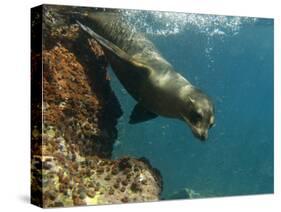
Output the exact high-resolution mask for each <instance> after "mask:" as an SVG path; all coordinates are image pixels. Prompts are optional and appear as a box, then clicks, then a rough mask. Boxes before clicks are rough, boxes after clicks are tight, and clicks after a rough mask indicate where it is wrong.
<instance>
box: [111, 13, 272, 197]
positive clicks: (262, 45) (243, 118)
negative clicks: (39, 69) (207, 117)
mask: <svg viewBox="0 0 281 212" xmlns="http://www.w3.org/2000/svg"><path fill="white" fill-rule="evenodd" d="M127 16H128V19H130V21H131V22H132V24H134V23H135V25H136V26H137V28H138V30H140V31H142V32H144V33H146V34H147V37H149V38H150V39H151V40H152V41H153V43H154V44H155V45H156V47H157V48H158V49H159V51H160V52H161V54H162V55H163V56H164V58H166V59H167V60H168V61H169V62H170V63H171V64H172V65H173V66H174V68H175V69H176V70H177V71H178V72H180V73H181V74H182V75H183V76H185V77H186V78H187V79H188V80H189V81H191V82H192V83H193V84H194V85H196V86H197V87H199V88H201V89H202V90H204V91H205V93H207V94H208V95H209V96H210V97H211V98H212V99H213V101H214V104H215V109H216V126H215V127H214V128H212V129H210V131H209V138H208V140H207V142H206V143H201V142H199V140H197V139H196V138H195V137H194V136H193V135H192V133H191V130H190V129H189V128H188V127H187V126H186V125H185V124H184V123H183V122H181V121H177V120H174V119H168V118H163V117H159V118H156V119H154V120H150V121H147V122H144V123H141V124H137V125H130V124H128V120H129V116H130V113H131V110H132V109H133V107H134V105H135V103H136V102H135V101H134V100H133V99H132V97H131V96H130V95H129V94H128V93H127V92H126V91H125V89H124V88H123V86H122V85H121V84H120V83H119V81H118V79H117V78H116V77H115V75H114V73H113V72H112V71H111V73H110V74H111V79H112V81H111V84H112V87H113V89H114V91H115V93H116V95H117V97H118V99H119V101H120V103H121V106H122V110H123V111H124V115H123V116H122V117H121V118H120V119H119V122H118V140H117V141H116V143H115V146H114V151H113V158H119V157H122V156H125V155H129V156H133V157H146V158H148V159H149V161H150V162H151V164H152V166H153V167H156V168H157V169H159V170H160V172H161V174H162V177H163V181H164V185H163V192H162V198H169V196H170V195H171V194H172V193H174V192H177V191H179V190H181V189H183V188H190V189H192V190H194V191H195V192H198V193H200V194H201V196H203V197H204V196H206V197H207V196H229V195H246V194H262V193H272V192H273V20H272V19H259V18H243V17H224V16H210V15H194V14H187V15H184V14H181V15H177V14H169V13H165V16H164V18H163V15H159V13H157V14H156V13H155V14H152V15H151V14H150V15H149V16H148V15H147V14H142V13H137V14H135V15H134V16H130V14H129V13H128V14H127ZM146 21H147V22H146ZM148 21H149V22H148Z"/></svg>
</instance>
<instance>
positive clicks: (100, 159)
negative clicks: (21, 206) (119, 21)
mask: <svg viewBox="0 0 281 212" xmlns="http://www.w3.org/2000/svg"><path fill="white" fill-rule="evenodd" d="M58 9H59V7H56V6H43V16H42V17H43V18H42V17H41V18H42V21H43V35H44V36H43V50H42V51H41V50H40V49H39V50H40V51H39V50H38V49H36V48H33V49H32V76H31V80H32V82H31V83H32V89H36V88H37V89H39V91H38V90H36V91H32V92H33V95H32V97H33V99H32V100H33V101H32V126H31V127H32V129H31V130H32V131H31V132H32V143H31V147H32V156H31V162H32V164H31V173H32V179H31V185H32V186H31V190H32V200H31V201H32V203H34V204H36V205H39V206H42V207H60V206H61V207H62V206H74V205H93V204H109V203H122V202H143V201H156V200H159V195H160V193H161V189H162V178H161V175H160V173H159V171H158V170H156V169H155V168H152V166H151V165H150V163H149V162H148V160H146V159H144V158H140V159H135V158H130V157H124V158H120V159H118V160H111V153H112V148H113V144H114V142H115V140H116V138H117V135H118V132H117V129H116V124H117V121H118V118H119V117H120V116H121V115H122V111H121V107H120V104H119V102H118V100H117V98H116V96H115V95H114V92H113V91H112V89H111V87H110V79H109V76H108V75H107V71H106V67H107V66H108V64H107V61H106V58H105V56H104V54H103V51H102V49H101V47H100V46H99V45H98V44H97V43H96V42H95V41H94V40H91V39H88V37H87V36H86V35H85V34H84V33H83V32H82V31H81V30H80V29H79V27H78V26H77V25H75V24H73V23H70V22H68V20H66V19H62V17H61V16H59V15H58V14H59V13H58ZM40 11H41V10H39V12H38V14H37V13H33V22H32V30H35V31H33V39H34V40H36V39H38V35H37V37H36V32H37V31H36V29H37V28H38V27H40V26H41V24H40V20H41V18H40ZM41 59H42V61H41ZM41 62H42V67H43V72H41V71H42V70H41ZM40 76H41V77H42V78H43V80H40ZM41 85H42V93H40V86H41ZM34 93H35V94H37V95H34ZM40 97H41V98H42V99H43V102H42V101H41V99H40ZM41 111H42V113H40V112H41ZM41 115H42V119H43V120H41ZM41 122H42V123H41Z"/></svg>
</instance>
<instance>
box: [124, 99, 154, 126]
mask: <svg viewBox="0 0 281 212" xmlns="http://www.w3.org/2000/svg"><path fill="white" fill-rule="evenodd" d="M157 116H158V115H157V114H155V113H152V112H150V111H148V110H147V109H145V108H144V107H143V106H141V105H140V104H139V103H138V104H136V105H135V107H134V109H133V111H132V113H131V116H130V121H129V123H130V124H137V123H140V122H144V121H148V120H150V119H154V118H156V117H157Z"/></svg>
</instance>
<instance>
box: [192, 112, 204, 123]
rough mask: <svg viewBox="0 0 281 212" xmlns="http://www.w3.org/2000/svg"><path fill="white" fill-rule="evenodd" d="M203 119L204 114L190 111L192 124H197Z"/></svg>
mask: <svg viewBox="0 0 281 212" xmlns="http://www.w3.org/2000/svg"><path fill="white" fill-rule="evenodd" d="M200 121H202V115H201V114H200V113H197V112H195V111H192V112H191V113H190V122H191V123H192V124H197V123H198V122H200Z"/></svg>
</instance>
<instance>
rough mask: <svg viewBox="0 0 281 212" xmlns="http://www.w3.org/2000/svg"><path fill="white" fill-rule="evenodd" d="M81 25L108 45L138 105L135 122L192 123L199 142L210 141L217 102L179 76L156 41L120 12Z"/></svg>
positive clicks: (89, 17) (86, 17) (93, 16)
mask: <svg viewBox="0 0 281 212" xmlns="http://www.w3.org/2000/svg"><path fill="white" fill-rule="evenodd" d="M81 17H82V18H81ZM76 20H77V23H78V24H79V25H80V27H81V28H82V29H83V30H84V31H85V32H87V33H88V34H89V35H90V36H91V37H92V38H94V39H95V40H96V41H97V42H98V43H99V44H100V45H101V46H102V48H103V50H104V52H105V55H106V57H107V59H108V61H109V63H110V65H111V67H112V69H113V71H114V73H115V74H116V76H117V78H118V79H119V80H120V82H121V84H122V85H123V86H124V88H125V89H126V90H127V91H128V93H129V94H130V95H131V96H132V97H133V98H134V99H135V100H136V101H137V102H138V103H137V104H136V106H135V107H134V109H133V111H132V113H131V116H130V121H129V123H131V124H134V123H139V122H143V121H147V120H150V119H152V118H155V117H157V116H158V115H160V116H164V117H169V118H176V119H180V120H182V121H184V122H186V123H187V124H188V125H189V126H190V128H191V129H192V132H193V134H194V135H195V136H196V137H197V138H199V139H200V140H202V141H203V140H206V139H207V137H208V129H209V128H210V127H212V125H213V124H214V121H215V115H214V106H213V103H212V101H211V100H210V98H209V97H208V96H207V95H206V94H204V93H203V92H202V91H201V90H200V89H198V88H196V87H195V86H193V85H192V84H191V83H190V82H189V81H188V80H187V79H185V78H184V77H183V76H182V75H181V74H179V73H177V72H176V71H175V70H174V68H173V66H172V65H171V64H170V63H169V62H167V61H166V60H165V59H164V58H163V57H162V56H161V54H160V53H159V52H158V50H157V49H156V47H155V46H154V45H153V43H152V42H151V41H150V40H148V39H147V38H146V37H145V36H144V35H143V34H142V33H139V32H137V31H136V30H135V29H133V27H132V26H130V25H129V24H128V23H126V20H124V19H122V16H121V15H120V13H118V12H112V11H111V12H106V11H105V12H88V13H83V14H82V15H81V16H80V18H77V19H76ZM81 22H83V24H82V23H81Z"/></svg>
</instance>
